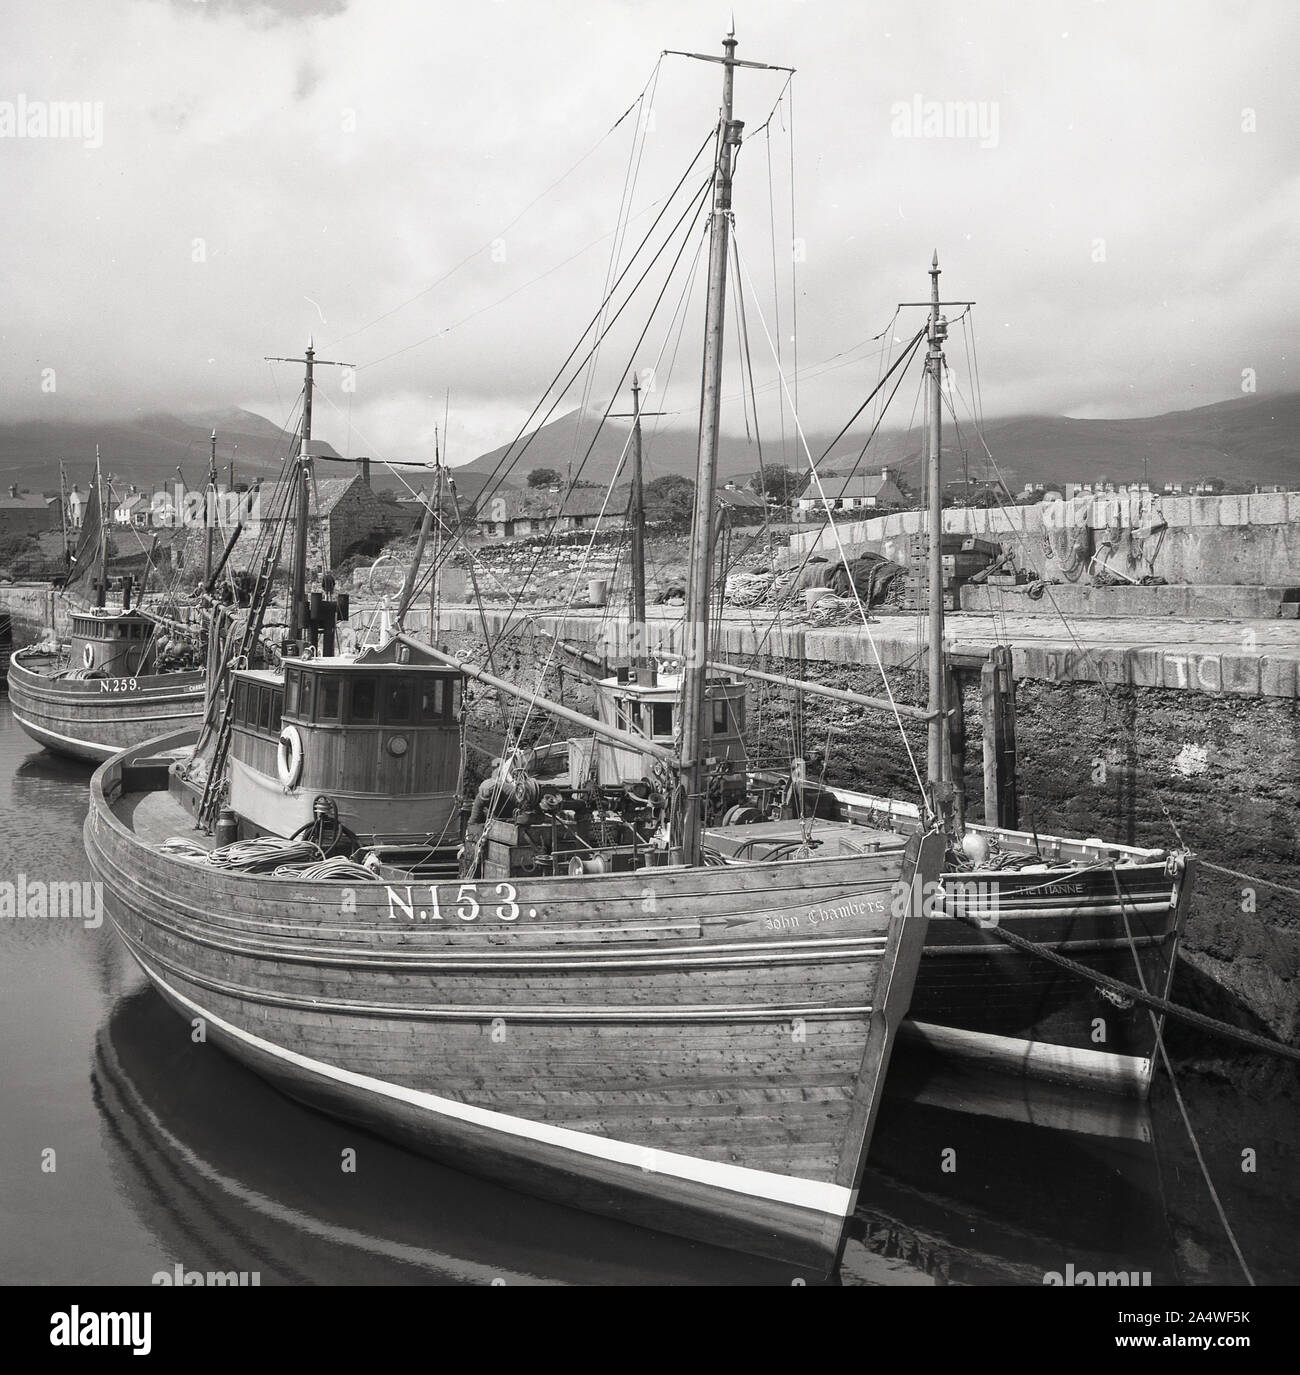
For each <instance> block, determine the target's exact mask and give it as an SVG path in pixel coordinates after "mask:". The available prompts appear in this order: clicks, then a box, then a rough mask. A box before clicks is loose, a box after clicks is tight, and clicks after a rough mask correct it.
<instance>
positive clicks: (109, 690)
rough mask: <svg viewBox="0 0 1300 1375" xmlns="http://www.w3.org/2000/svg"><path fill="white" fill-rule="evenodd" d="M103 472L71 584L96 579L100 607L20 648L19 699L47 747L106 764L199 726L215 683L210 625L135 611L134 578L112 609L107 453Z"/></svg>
mask: <svg viewBox="0 0 1300 1375" xmlns="http://www.w3.org/2000/svg"><path fill="white" fill-rule="evenodd" d="M214 438H215V436H214ZM95 477H96V481H95V485H94V488H93V490H92V494H91V498H90V501H89V502H88V503H87V513H86V520H85V527H84V529H83V538H82V540H81V545H80V551H79V554H78V557H77V559H76V561H75V562H74V564H73V568H72V572H71V573H70V575H69V577H68V579H67V580H66V581H65V583H64V587H65V589H67V588H69V587H71V586H72V585H74V584H75V583H76V582H78V581H79V580H80V579H81V578H83V577H87V576H90V577H91V578H92V579H93V583H94V589H95V602H94V605H92V606H86V607H78V608H76V609H75V610H74V611H73V613H72V633H71V635H70V637H69V639H68V641H67V642H66V643H64V644H58V643H51V642H49V641H42V642H40V643H37V644H33V645H29V646H27V647H26V648H23V649H19V650H17V651H16V652H15V653H14V655H13V657H12V659H11V661H10V670H9V700H10V705H11V707H12V710H13V715H14V720H15V721H16V722H17V724H18V725H19V726H20V727H21V728H22V729H23V730H24V731H26V733H27V734H28V735H30V736H31V738H32V739H33V740H35V741H36V742H37V744H40V745H43V746H44V747H45V748H46V749H48V750H52V751H54V752H55V753H56V754H63V755H67V756H69V757H70V758H73V759H83V760H88V761H90V762H93V763H99V762H100V761H102V760H104V759H107V758H108V757H109V756H110V755H111V754H114V753H116V752H117V751H118V750H122V749H126V748H127V747H128V746H130V745H136V744H140V743H141V742H142V741H145V740H148V739H150V738H152V737H153V736H156V735H161V734H164V733H166V732H168V731H172V730H176V729H179V728H180V727H182V726H185V725H197V724H198V723H199V721H200V720H202V717H203V707H204V684H205V679H204V672H203V669H202V667H201V663H202V658H201V649H202V640H203V633H202V630H201V628H200V627H198V626H197V625H196V626H193V627H186V626H183V625H180V624H177V623H175V622H170V623H169V622H168V621H167V620H166V619H165V618H162V617H160V616H159V615H157V614H156V613H154V612H153V611H151V610H149V609H147V608H145V607H143V606H134V607H133V606H132V605H131V594H132V582H131V579H130V578H129V577H128V578H125V579H124V580H123V583H122V592H121V605H120V607H117V608H110V607H108V606H106V604H105V603H106V601H107V594H108V579H107V574H106V568H107V546H106V540H107V535H106V529H105V524H104V520H103V518H102V512H103V511H104V510H105V509H106V503H105V498H104V491H105V488H104V481H103V474H102V472H101V471H100V465H99V454H98V452H96V455H95ZM209 540H210V534H209Z"/></svg>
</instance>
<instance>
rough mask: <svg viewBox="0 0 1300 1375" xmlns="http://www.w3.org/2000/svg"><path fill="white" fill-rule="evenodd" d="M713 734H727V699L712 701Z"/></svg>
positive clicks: (721, 698) (716, 698)
mask: <svg viewBox="0 0 1300 1375" xmlns="http://www.w3.org/2000/svg"><path fill="white" fill-rule="evenodd" d="M713 733H714V735H726V733H727V699H726V698H725V697H715V698H714V699H713Z"/></svg>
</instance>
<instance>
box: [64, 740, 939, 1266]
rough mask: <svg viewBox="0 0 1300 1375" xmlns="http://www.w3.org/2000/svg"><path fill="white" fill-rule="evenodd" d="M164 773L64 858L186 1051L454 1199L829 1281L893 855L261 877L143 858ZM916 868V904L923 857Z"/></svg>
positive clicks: (97, 813) (894, 982)
mask: <svg viewBox="0 0 1300 1375" xmlns="http://www.w3.org/2000/svg"><path fill="white" fill-rule="evenodd" d="M139 753H140V752H137V755H138V754H139ZM161 772H162V771H161V770H160V769H158V768H156V767H154V768H152V769H150V768H147V767H146V768H141V767H140V766H139V765H138V764H137V763H133V762H132V761H131V758H130V757H129V756H118V757H115V758H114V759H113V760H111V761H109V762H108V763H107V764H105V765H104V766H103V767H101V769H100V770H99V771H98V772H97V773H96V774H95V777H94V780H93V781H92V789H91V793H92V803H91V810H90V813H89V815H88V817H87V822H86V847H87V852H88V854H89V857H90V861H91V865H92V868H93V869H94V872H95V875H96V877H97V878H98V879H99V880H100V881H101V882H102V883H103V884H104V901H105V906H106V910H107V911H108V914H109V916H110V918H111V920H112V921H113V923H114V925H115V926H116V928H117V929H118V931H119V933H120V935H121V937H122V939H123V940H124V942H125V944H126V945H127V947H128V949H129V950H130V952H131V953H132V955H133V956H134V957H135V959H136V960H137V962H138V963H139V964H140V965H141V967H142V969H143V970H144V972H145V973H146V975H147V976H148V977H149V979H150V980H151V981H152V982H153V984H154V986H155V987H156V988H157V989H158V991H159V992H160V993H161V994H162V995H163V997H164V998H166V999H167V1001H168V1002H169V1003H170V1004H171V1005H172V1006H173V1007H174V1008H175V1009H176V1010H177V1012H179V1013H180V1014H181V1015H182V1016H183V1017H185V1018H186V1020H187V1021H190V1022H191V1023H194V1024H196V1025H201V1026H202V1027H203V1029H204V1030H203V1034H204V1035H205V1036H206V1037H207V1038H208V1039H209V1040H212V1041H213V1042H215V1043H216V1044H218V1045H220V1046H221V1047H222V1048H223V1049H225V1050H227V1051H228V1052H229V1053H231V1054H232V1055H234V1056H235V1057H237V1058H238V1059H240V1060H242V1061H243V1062H245V1063H246V1064H248V1065H249V1066H250V1067H251V1068H253V1069H254V1070H256V1071H257V1072H258V1073H259V1074H262V1075H264V1076H265V1077H266V1078H267V1079H269V1080H271V1081H272V1082H274V1083H275V1084H277V1085H278V1086H279V1087H281V1088H282V1089H284V1090H285V1091H286V1092H287V1093H289V1094H291V1095H292V1096H293V1097H295V1098H298V1099H300V1100H302V1101H304V1102H306V1103H309V1104H311V1105H312V1106H314V1107H316V1108H319V1109H322V1110H323V1111H326V1112H328V1113H331V1114H333V1115H335V1116H337V1117H340V1118H344V1119H346V1120H349V1121H353V1122H356V1123H358V1124H359V1125H361V1126H364V1127H366V1128H369V1129H371V1130H374V1131H376V1132H378V1133H380V1134H382V1135H384V1136H386V1137H389V1138H391V1139H393V1140H396V1141H398V1142H400V1143H402V1144H404V1145H407V1146H409V1147H412V1148H414V1149H416V1150H419V1151H421V1152H424V1153H427V1154H429V1155H432V1156H434V1157H436V1158H438V1159H440V1160H442V1161H445V1162H446V1163H448V1164H451V1165H454V1166H457V1167H459V1168H463V1169H465V1170H467V1171H470V1172H473V1173H475V1174H480V1175H483V1176H486V1177H488V1178H493V1179H497V1180H500V1181H501V1182H504V1183H507V1184H510V1185H511V1186H512V1187H516V1188H520V1189H523V1190H525V1191H527V1192H530V1193H534V1194H537V1195H540V1196H543V1197H548V1198H552V1199H556V1200H559V1201H561V1202H566V1203H570V1204H573V1205H575V1206H578V1207H581V1208H583V1209H586V1210H588V1211H592V1212H597V1213H602V1214H606V1215H611V1216H615V1217H618V1218H621V1219H624V1220H627V1221H631V1222H635V1223H639V1224H642V1225H645V1226H650V1227H653V1228H656V1229H659V1230H663V1231H669V1232H674V1233H677V1234H680V1235H684V1236H689V1237H694V1238H698V1239H701V1240H705V1241H708V1242H710V1243H713V1244H716V1245H723V1246H727V1247H731V1248H734V1249H737V1250H744V1251H750V1252H753V1253H755V1254H759V1255H764V1256H769V1257H772V1258H774V1259H778V1260H782V1261H786V1262H789V1263H792V1264H796V1265H799V1266H801V1267H805V1268H807V1269H809V1270H812V1271H816V1272H818V1273H826V1272H827V1271H829V1270H830V1269H831V1268H833V1266H834V1265H835V1263H836V1260H837V1258H838V1254H839V1248H840V1246H841V1245H842V1241H843V1232H844V1225H845V1219H846V1218H847V1216H848V1215H849V1214H850V1213H851V1211H852V1208H853V1205H854V1201H855V1197H856V1189H857V1181H858V1179H859V1178H860V1175H861V1169H862V1165H863V1163H864V1161H865V1155H866V1148H867V1143H868V1141H869V1138H870V1130H871V1126H872V1123H873V1121H874V1116H875V1111H876V1106H877V1103H878V1099H879V1093H880V1088H881V1085H882V1083H883V1077H884V1073H885V1069H886V1066H887V1063H888V1057H889V1052H890V1050H891V1048H892V1044H893V1040H894V1032H895V1030H896V1027H897V1024H898V1022H899V1021H900V1020H901V1017H902V1015H903V1012H904V1011H905V1009H906V1003H907V998H908V996H909V995H910V991H911V983H912V980H913V979H914V978H915V971H916V966H917V964H918V962H919V959H920V950H921V946H922V944H923V942H924V925H925V920H924V915H923V913H921V911H920V907H919V904H912V907H911V909H910V913H909V905H908V904H909V902H910V895H904V894H903V893H902V890H901V889H898V888H897V880H898V877H899V866H898V861H897V858H896V857H895V858H891V859H888V860H884V861H882V860H881V859H880V858H879V857H865V858H859V859H856V860H853V861H850V862H846V863H840V864H837V865H834V866H828V865H826V864H820V865H819V864H817V863H815V862H810V861H797V862H792V863H787V864H764V865H754V866H728V867H725V868H714V869H701V870H668V869H665V870H659V871H655V870H645V871H641V872H639V873H637V874H631V875H600V876H588V877H585V878H576V879H570V878H551V879H537V880H532V881H524V880H520V881H519V883H518V884H517V885H516V884H514V883H501V884H497V883H493V882H490V881H482V882H479V883H477V884H476V883H465V884H460V883H451V884H436V885H433V886H432V887H431V886H430V885H428V884H420V885H413V886H411V887H410V888H408V887H407V886H406V885H405V884H401V885H391V884H387V883H382V882H381V883H372V884H367V883H359V884H357V885H356V886H355V887H342V886H340V885H337V884H328V883H320V882H316V883H304V882H301V881H298V880H294V879H269V878H266V877H260V876H254V875H248V874H242V873H230V872H227V871H222V870H220V869H214V868H213V867H212V866H210V865H206V864H202V863H195V862H192V861H185V860H182V859H178V858H177V857H175V856H174V855H169V854H166V853H164V852H161V851H159V850H158V849H157V848H156V843H155V842H156V841H157V840H158V839H160V838H162V836H161V834H160V833H159V832H158V830H157V827H158V825H159V822H160V818H161V817H164V816H167V815H170V814H169V813H166V811H165V808H164V807H163V804H162V803H161V802H160V801H159V787H160V785H159V775H160V774H161ZM162 796H164V797H165V787H164V788H163V790H162ZM151 808H152V809H154V810H155V811H156V812H158V815H154V816H150V815H146V814H147V813H149V812H150V809H151ZM175 816H176V818H177V831H178V832H182V833H183V830H184V829H185V828H184V827H183V825H182V824H181V819H182V817H183V813H181V812H180V809H179V808H177V809H176V812H175ZM163 829H164V830H165V825H164V827H163ZM915 849H916V851H917V852H918V853H920V854H922V855H923V856H925V864H926V865H928V872H929V875H930V879H931V881H932V880H933V878H934V877H936V876H937V865H938V844H937V842H932V843H930V844H928V845H925V844H919V845H918V846H917V847H915ZM828 870H829V871H830V872H828ZM920 882H921V880H920V879H919V878H918V879H917V883H918V885H919V884H920ZM917 891H919V886H918V889H917ZM812 912H816V913H817V914H818V917H817V920H816V921H815V922H810V921H809V915H810V913H812ZM823 913H825V914H827V915H826V917H825V919H824V920H823V918H822V916H821V915H820V914H823Z"/></svg>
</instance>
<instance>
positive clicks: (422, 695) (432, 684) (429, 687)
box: [418, 678, 445, 721]
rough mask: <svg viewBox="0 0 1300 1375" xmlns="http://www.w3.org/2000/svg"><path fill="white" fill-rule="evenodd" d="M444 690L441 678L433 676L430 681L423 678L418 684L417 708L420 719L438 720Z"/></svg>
mask: <svg viewBox="0 0 1300 1375" xmlns="http://www.w3.org/2000/svg"><path fill="white" fill-rule="evenodd" d="M444 700H445V692H444V690H443V680H442V679H441V678H434V679H433V680H432V681H430V680H429V679H427V678H426V679H424V680H423V681H422V682H421V684H420V691H419V697H418V702H419V709H420V720H421V721H440V720H441V719H442V714H443V705H444Z"/></svg>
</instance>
